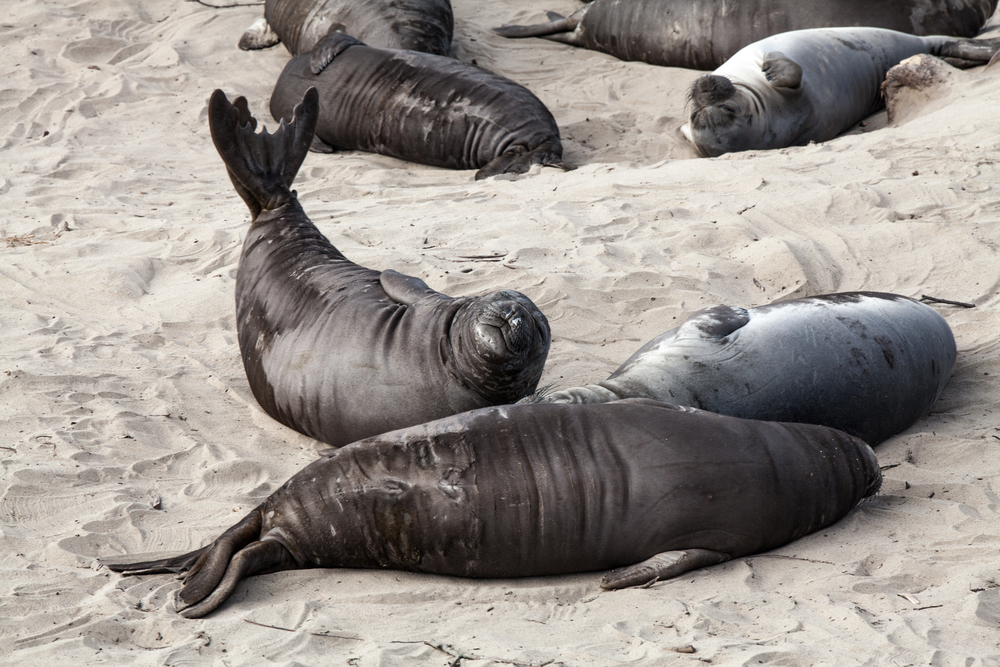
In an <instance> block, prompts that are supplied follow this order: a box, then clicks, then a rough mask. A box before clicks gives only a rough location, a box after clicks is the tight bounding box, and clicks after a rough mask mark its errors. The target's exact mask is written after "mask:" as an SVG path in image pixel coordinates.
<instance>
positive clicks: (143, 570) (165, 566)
mask: <svg viewBox="0 0 1000 667" xmlns="http://www.w3.org/2000/svg"><path fill="white" fill-rule="evenodd" d="M211 546H212V545H208V546H206V547H202V548H201V549H197V550H195V551H191V552H189V553H186V554H182V555H180V556H174V557H173V558H163V559H161V560H145V561H141V562H138V563H105V562H104V561H103V560H100V561H99V562H100V563H101V564H102V565H104V567H106V568H108V569H109V570H111V571H112V572H121V573H122V574H127V575H137V574H166V573H174V574H181V573H184V572H187V571H188V570H190V569H191V567H192V566H193V565H194V564H195V563H196V562H197V561H198V559H199V558H200V557H201V556H202V554H204V553H205V552H206V551H208V550H209V548H210V547H211Z"/></svg>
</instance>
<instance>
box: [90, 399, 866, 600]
mask: <svg viewBox="0 0 1000 667" xmlns="http://www.w3.org/2000/svg"><path fill="white" fill-rule="evenodd" d="M881 479H882V476H881V472H880V471H879V466H878V461H877V460H876V458H875V454H874V453H873V452H872V450H871V448H870V447H869V446H868V445H866V444H865V443H863V442H861V441H860V440H857V439H856V438H852V437H851V436H848V435H847V434H845V433H841V432H840V431H837V430H834V429H829V428H824V427H821V426H813V425H809V424H779V423H775V422H760V421H753V420H743V419H735V418H733V417H724V416H721V415H716V414H713V413H709V412H703V411H701V410H694V409H692V408H679V407H677V406H673V405H667V404H664V403H657V402H655V401H645V400H628V401H618V402H615V403H609V404H605V405H515V406H504V407H495V408H486V409H482V410H476V411H473V412H466V413H463V414H461V415H456V416H454V417H449V418H446V419H442V420H439V421H436V422H431V423H429V424H423V425H420V426H414V427H411V428H408V429H402V430H399V431H394V432H392V433H386V434H383V435H380V436H377V437H374V438H368V439H367V440H362V441H360V442H357V443H354V444H352V445H350V446H348V447H344V448H342V449H339V450H336V451H334V452H332V453H330V454H328V455H327V456H325V457H324V458H321V459H320V460H318V461H315V462H314V463H312V464H310V465H308V466H306V467H305V468H303V469H302V470H301V471H300V472H299V473H297V474H296V475H295V476H293V477H292V478H291V479H290V480H289V481H288V482H286V483H285V485H284V486H282V487H281V488H280V489H278V490H277V491H275V492H274V493H273V494H271V496H270V497H269V498H267V500H265V501H264V502H263V503H261V505H260V506H258V507H257V508H256V509H254V510H253V511H251V512H250V513H249V514H248V515H247V516H246V517H244V518H243V520H242V521H240V522H239V523H238V524H236V525H235V526H233V527H232V528H230V529H229V530H227V531H226V532H225V533H223V534H222V535H221V536H220V537H219V538H218V539H216V540H215V541H214V542H212V543H211V544H210V545H208V546H206V547H203V548H201V549H198V550H197V551H193V552H191V553H189V554H185V555H183V556H177V557H175V558H168V559H164V560H158V561H150V562H144V563H133V564H108V567H109V568H111V569H112V570H114V571H116V572H124V573H126V574H154V573H158V572H180V573H183V578H184V586H183V588H181V590H180V592H179V594H178V598H179V604H178V610H179V611H180V613H181V614H182V615H183V616H187V617H189V618H197V617H200V616H204V615H205V614H208V613H210V612H211V611H213V610H214V609H216V608H217V607H218V606H219V605H220V604H222V603H223V602H224V601H225V600H226V598H228V597H229V595H230V594H231V593H232V592H233V589H234V588H235V587H236V584H237V583H238V582H239V580H240V579H243V578H245V577H249V576H251V575H254V574H258V573H266V572H276V571H278V570H291V569H299V568H311V567H354V568H393V569H400V570H411V571H416V572H430V573H438V574H450V575H458V576H464V577H525V576H535V575H549V574H561V573H571V572H589V571H593V570H606V569H608V568H614V567H622V566H624V569H623V570H620V571H617V572H611V573H609V574H608V575H607V576H605V578H604V580H603V582H602V587H604V588H624V587H627V586H635V585H639V584H645V583H648V582H650V581H653V580H655V579H657V578H659V579H666V578H669V577H674V576H677V575H679V574H681V573H683V572H686V571H688V570H691V569H694V568H698V567H704V566H706V565H714V564H716V563H721V562H723V561H726V560H729V559H731V558H738V557H740V556H745V555H747V554H753V553H758V552H761V551H767V550H768V549H774V548H776V547H779V546H781V545H784V544H787V543H788V542H791V541H792V540H795V539H797V538H799V537H802V536H803V535H807V534H808V533H811V532H813V531H816V530H819V529H821V528H824V527H826V526H829V525H831V524H833V523H834V522H836V521H837V520H839V519H840V518H841V517H843V516H844V515H845V514H847V513H848V512H849V511H850V510H851V509H852V508H853V507H855V506H856V505H857V504H858V502H859V501H861V500H862V499H863V498H865V497H867V496H869V495H872V494H873V493H875V492H876V491H877V490H878V488H879V485H880V484H881Z"/></svg>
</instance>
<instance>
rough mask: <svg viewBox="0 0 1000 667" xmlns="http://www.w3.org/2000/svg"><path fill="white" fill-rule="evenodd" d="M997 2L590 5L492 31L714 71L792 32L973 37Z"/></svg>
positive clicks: (627, 1)
mask: <svg viewBox="0 0 1000 667" xmlns="http://www.w3.org/2000/svg"><path fill="white" fill-rule="evenodd" d="M996 6H997V0H879V1H878V2H870V1H869V0H825V1H824V2H801V1H799V0H767V1H766V2H764V1H761V0H741V1H740V2H732V1H731V0H595V2H592V3H590V4H588V5H587V6H586V7H583V8H582V9H580V10H579V11H577V12H575V13H574V14H572V15H571V16H569V17H568V18H563V17H562V16H559V15H558V14H554V13H552V12H549V20H550V23H544V24H540V25H533V26H503V27H501V28H494V30H495V31H496V32H498V33H499V34H501V35H503V36H505V37H544V38H546V39H550V40H553V41H557V42H563V43H565V44H571V45H573V46H580V47H583V48H585V49H592V50H594V51H602V52H604V53H608V54H610V55H613V56H615V57H616V58H620V59H622V60H639V61H643V62H647V63H650V64H652V65H664V66H668V67H687V68H691V69H704V70H710V69H715V68H716V67H718V66H719V65H721V64H722V63H724V62H725V61H726V60H728V59H729V58H731V57H732V56H733V55H734V54H735V53H736V52H737V51H739V50H740V49H742V48H743V47H744V46H747V45H748V44H751V43H753V42H756V41H758V40H761V39H764V38H765V37H770V36H771V35H776V34H778V33H781V32H788V31H790V30H804V29H808V28H828V27H836V26H847V27H849V26H867V27H873V28H886V29H889V30H898V31H900V32H906V33H912V34H914V35H955V36H961V37H972V36H974V35H976V33H978V32H979V30H980V29H981V28H982V27H983V24H984V23H985V22H986V20H987V19H989V18H990V16H992V15H993V12H994V10H995V9H996Z"/></svg>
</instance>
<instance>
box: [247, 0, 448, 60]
mask: <svg viewBox="0 0 1000 667" xmlns="http://www.w3.org/2000/svg"><path fill="white" fill-rule="evenodd" d="M454 24H455V19H454V17H453V15H452V10H451V2H450V1H449V0H405V1H402V2H401V1H400V0H266V2H265V3H264V17H263V18H261V19H258V20H257V22H255V23H254V24H253V25H252V26H250V28H249V29H248V30H247V31H246V32H245V33H244V34H243V37H242V38H240V48H241V49H243V50H252V49H263V48H267V47H270V46H274V45H275V44H277V43H278V42H279V41H280V42H281V43H283V44H284V45H285V47H286V48H287V49H288V51H289V52H290V53H291V54H292V55H293V56H297V55H299V54H300V53H307V52H309V51H311V50H312V49H313V47H314V46H316V43H317V42H319V40H320V39H322V38H323V37H324V36H325V35H327V34H329V33H331V32H335V31H339V32H345V33H347V34H349V35H353V36H354V37H357V38H358V39H360V40H363V41H365V42H366V43H367V44H371V45H372V46H378V47H381V48H385V49H409V50H411V51H422V52H424V53H435V54H437V55H439V56H447V55H448V53H449V52H450V51H451V39H452V35H453V33H454Z"/></svg>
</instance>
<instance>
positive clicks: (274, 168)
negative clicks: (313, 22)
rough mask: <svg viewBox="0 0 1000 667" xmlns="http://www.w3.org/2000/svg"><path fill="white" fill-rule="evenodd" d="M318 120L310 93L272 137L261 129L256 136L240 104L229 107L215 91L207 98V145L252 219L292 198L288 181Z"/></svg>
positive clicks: (315, 96) (315, 98)
mask: <svg viewBox="0 0 1000 667" xmlns="http://www.w3.org/2000/svg"><path fill="white" fill-rule="evenodd" d="M318 117H319V93H317V92H316V89H315V88H310V89H309V90H307V91H306V93H305V95H304V96H303V97H302V102H301V103H299V104H298V105H296V107H295V111H294V113H293V115H292V122H291V123H287V124H286V123H285V122H284V121H282V122H281V124H280V125H279V126H278V129H277V130H276V131H275V132H274V134H271V133H269V132H267V130H264V131H263V132H261V133H259V134H257V133H255V132H254V130H255V129H256V125H257V124H256V121H254V119H253V117H252V116H251V115H250V111H249V109H247V105H246V99H244V98H237V99H236V100H235V101H234V102H233V103H232V104H230V102H229V100H228V99H226V95H225V93H223V92H222V91H221V90H216V91H215V92H214V93H212V97H211V99H210V100H209V103H208V125H209V128H210V129H211V131H212V142H213V143H214V144H215V148H216V150H218V151H219V155H220V156H221V157H222V161H223V162H224V163H225V164H226V169H228V170H229V173H230V177H231V178H232V179H233V181H234V185H237V183H238V185H237V187H236V190H237V192H238V193H239V194H240V196H241V197H243V200H244V201H245V202H246V203H247V206H248V207H249V208H250V213H251V214H252V215H253V217H254V218H256V217H257V215H259V213H260V211H261V210H271V209H274V208H277V207H279V206H281V205H283V204H286V203H287V202H288V201H289V200H291V199H294V195H293V194H292V191H291V189H290V188H291V185H292V181H294V180H295V174H296V173H298V170H299V167H300V166H301V165H302V161H303V160H304V159H305V157H306V153H307V152H308V151H309V145H310V143H311V142H312V138H313V134H314V133H315V130H316V120H317V118H318ZM240 186H242V187H240Z"/></svg>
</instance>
